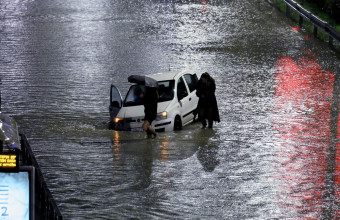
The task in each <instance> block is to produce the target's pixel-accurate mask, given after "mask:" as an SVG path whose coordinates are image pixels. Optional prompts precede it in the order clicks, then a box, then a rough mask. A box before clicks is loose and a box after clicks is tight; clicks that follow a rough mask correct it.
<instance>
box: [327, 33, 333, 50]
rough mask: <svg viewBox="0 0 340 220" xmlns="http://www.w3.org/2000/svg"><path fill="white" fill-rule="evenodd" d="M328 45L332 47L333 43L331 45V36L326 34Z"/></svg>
mask: <svg viewBox="0 0 340 220" xmlns="http://www.w3.org/2000/svg"><path fill="white" fill-rule="evenodd" d="M328 45H329V46H330V47H331V48H333V47H334V45H333V37H332V36H331V35H328Z"/></svg>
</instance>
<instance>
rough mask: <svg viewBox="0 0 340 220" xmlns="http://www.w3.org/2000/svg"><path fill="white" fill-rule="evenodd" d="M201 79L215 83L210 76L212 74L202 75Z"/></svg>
mask: <svg viewBox="0 0 340 220" xmlns="http://www.w3.org/2000/svg"><path fill="white" fill-rule="evenodd" d="M201 78H205V79H207V80H208V81H212V82H215V80H214V79H213V78H212V77H211V76H210V74H209V73H208V72H205V73H202V75H201Z"/></svg>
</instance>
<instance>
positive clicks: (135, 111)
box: [116, 101, 171, 118]
mask: <svg viewBox="0 0 340 220" xmlns="http://www.w3.org/2000/svg"><path fill="white" fill-rule="evenodd" d="M170 103H171V101H168V102H160V103H158V105H157V113H160V112H163V111H165V110H166V108H167V107H168V105H169V104H170ZM139 116H144V105H137V106H129V107H122V108H121V109H120V111H119V113H118V114H117V116H116V117H118V118H131V117H139Z"/></svg>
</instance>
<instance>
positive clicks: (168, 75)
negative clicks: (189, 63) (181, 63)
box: [147, 70, 195, 81]
mask: <svg viewBox="0 0 340 220" xmlns="http://www.w3.org/2000/svg"><path fill="white" fill-rule="evenodd" d="M185 73H189V74H195V72H194V71H192V70H182V71H169V72H162V73H156V74H150V75H147V76H148V77H151V78H153V79H155V80H157V81H164V80H172V79H177V78H179V77H180V76H182V75H183V74H185Z"/></svg>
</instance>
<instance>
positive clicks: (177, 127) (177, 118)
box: [174, 115, 182, 130]
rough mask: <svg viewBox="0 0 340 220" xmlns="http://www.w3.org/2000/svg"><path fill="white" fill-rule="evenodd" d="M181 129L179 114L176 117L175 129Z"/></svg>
mask: <svg viewBox="0 0 340 220" xmlns="http://www.w3.org/2000/svg"><path fill="white" fill-rule="evenodd" d="M181 129H182V121H181V117H179V115H177V116H176V117H175V122H174V130H181Z"/></svg>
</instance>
